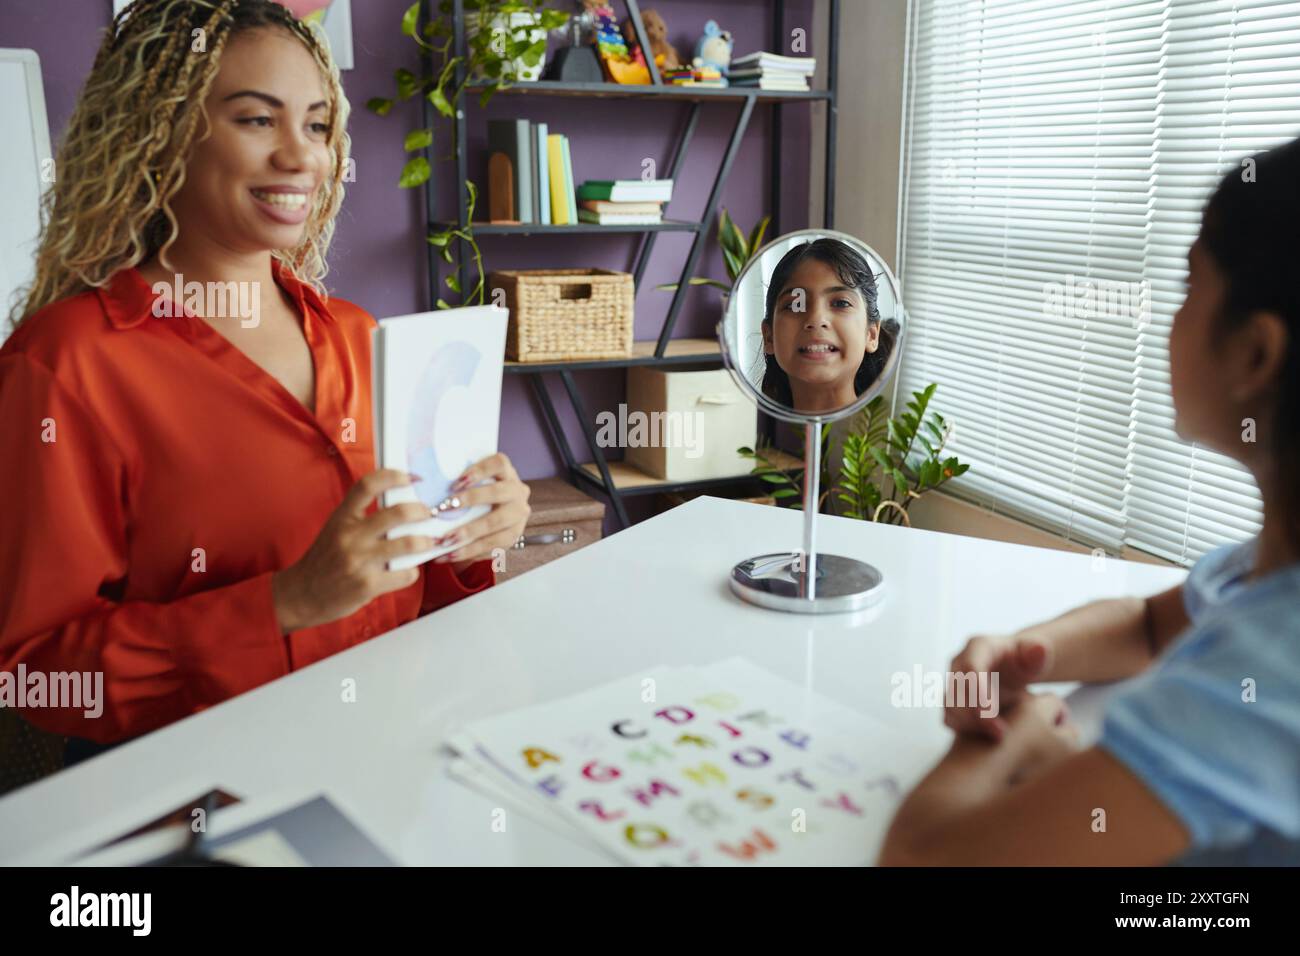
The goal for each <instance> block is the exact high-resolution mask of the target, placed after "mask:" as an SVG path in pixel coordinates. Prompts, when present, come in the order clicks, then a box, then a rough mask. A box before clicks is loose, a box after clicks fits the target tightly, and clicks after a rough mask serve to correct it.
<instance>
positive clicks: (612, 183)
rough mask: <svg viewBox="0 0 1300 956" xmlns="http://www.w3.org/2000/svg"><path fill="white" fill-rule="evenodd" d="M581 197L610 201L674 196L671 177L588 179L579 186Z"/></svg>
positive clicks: (633, 200)
mask: <svg viewBox="0 0 1300 956" xmlns="http://www.w3.org/2000/svg"><path fill="white" fill-rule="evenodd" d="M578 198H579V199H605V200H608V201H610V202H668V201H669V200H670V199H672V198H673V181H672V180H671V179H650V180H643V179H588V180H587V181H586V182H585V183H583V184H582V185H581V186H579V187H578Z"/></svg>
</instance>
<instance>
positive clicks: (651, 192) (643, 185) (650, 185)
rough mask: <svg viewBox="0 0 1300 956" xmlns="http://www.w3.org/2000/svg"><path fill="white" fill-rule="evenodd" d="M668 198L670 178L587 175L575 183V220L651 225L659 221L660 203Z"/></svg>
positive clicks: (661, 209) (661, 207)
mask: <svg viewBox="0 0 1300 956" xmlns="http://www.w3.org/2000/svg"><path fill="white" fill-rule="evenodd" d="M672 198H673V181H672V180H671V179H650V180H644V179H589V180H587V181H586V182H585V183H583V184H582V185H581V186H579V187H578V221H579V222H592V223H596V224H597V225H601V226H645V225H654V224H655V223H660V222H663V218H664V217H663V207H664V203H666V202H668V201H669V200H670V199H672Z"/></svg>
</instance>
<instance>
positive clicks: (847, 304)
mask: <svg viewBox="0 0 1300 956" xmlns="http://www.w3.org/2000/svg"><path fill="white" fill-rule="evenodd" d="M877 295H878V293H877V290H876V277H875V276H874V275H873V274H872V272H871V268H870V267H869V266H868V265H867V262H866V260H865V259H864V258H863V257H862V256H861V255H860V254H859V253H858V252H857V250H855V249H854V248H853V247H852V246H849V245H848V244H846V243H844V242H841V241H840V240H839V239H832V238H829V237H824V238H821V239H817V240H815V241H813V242H808V243H804V244H803V245H799V246H795V247H794V248H793V249H791V250H790V251H789V252H787V253H786V254H785V255H784V256H783V257H782V259H781V261H780V262H779V263H777V266H776V270H775V271H774V272H773V273H772V279H771V282H770V283H769V284H768V288H767V305H766V309H765V310H764V314H763V325H762V329H763V353H764V362H765V369H764V372H763V385H762V389H763V394H765V395H767V396H768V397H769V398H771V399H772V400H773V401H775V402H777V403H778V404H781V405H784V406H786V407H788V408H793V409H795V410H796V411H800V412H831V411H835V410H836V409H840V408H844V407H846V406H848V405H852V404H853V403H854V402H855V401H856V400H857V398H858V396H859V395H861V394H862V393H863V392H864V391H865V390H866V389H867V388H868V387H870V385H871V383H872V382H874V381H875V380H876V379H877V378H879V376H880V373H881V371H882V370H883V369H884V367H885V365H886V363H887V362H888V361H889V356H890V355H891V354H892V353H893V350H894V343H895V342H896V341H897V338H898V323H897V322H896V321H895V320H894V319H893V318H889V319H887V320H885V321H884V322H882V321H881V319H880V309H879V308H878V307H877V304H876V303H877Z"/></svg>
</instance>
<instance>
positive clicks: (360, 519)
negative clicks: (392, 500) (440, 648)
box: [271, 468, 434, 634]
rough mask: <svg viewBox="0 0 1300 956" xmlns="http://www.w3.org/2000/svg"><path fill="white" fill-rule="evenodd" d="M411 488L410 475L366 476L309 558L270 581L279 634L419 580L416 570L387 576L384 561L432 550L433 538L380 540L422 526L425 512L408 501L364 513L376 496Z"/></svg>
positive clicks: (347, 611) (383, 471)
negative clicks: (411, 526)
mask: <svg viewBox="0 0 1300 956" xmlns="http://www.w3.org/2000/svg"><path fill="white" fill-rule="evenodd" d="M410 483H411V476H410V475H408V474H407V473H406V472H403V471H396V470H394V469H391V468H384V469H380V470H378V471H372V472H371V473H370V474H368V475H366V476H365V477H364V478H362V479H361V480H360V481H358V482H357V483H356V484H355V485H353V486H352V488H351V490H349V491H348V493H347V496H346V497H345V498H344V499H343V503H342V504H340V505H339V506H338V508H336V509H335V510H334V513H333V514H331V515H330V516H329V518H328V519H326V521H325V525H324V526H323V527H322V528H321V530H320V534H318V535H317V536H316V540H315V541H313V542H312V545H311V547H310V548H308V549H307V553H306V554H304V555H303V556H302V557H301V558H300V559H299V560H298V562H297V563H296V564H292V565H290V566H289V567H287V568H285V569H284V570H283V571H280V572H278V573H276V574H275V575H274V576H273V577H272V585H271V590H272V593H273V594H274V596H275V616H276V619H277V620H278V621H279V622H280V630H281V631H282V632H283V633H286V634H287V633H289V632H290V631H296V630H299V629H300V628H304V627H313V626H315V625H317V624H326V623H328V622H330V621H337V620H338V619H339V618H343V617H347V616H348V615H349V614H352V613H353V612H354V611H356V610H357V609H358V608H361V607H364V606H365V605H366V604H369V603H370V602H371V601H372V600H374V599H375V598H376V597H378V596H379V595H381V594H387V593H388V592H389V591H397V590H400V589H401V588H405V587H410V586H411V585H412V584H414V583H415V582H416V581H417V580H419V577H420V569H419V568H407V569H406V570H403V571H389V570H388V569H387V565H388V562H389V561H390V560H392V559H393V558H397V557H401V556H402V555H406V554H418V553H420V552H421V551H432V550H433V548H434V543H433V539H432V538H430V537H428V536H427V535H418V534H412V535H405V536H403V537H400V538H393V539H392V540H389V539H388V538H385V537H384V535H385V533H386V532H387V531H389V530H390V529H392V528H396V527H397V526H398V525H404V524H411V523H412V522H415V521H423V520H424V519H426V518H428V517H429V509H428V508H427V507H426V506H425V505H423V504H420V503H419V502H406V503H403V504H399V505H393V506H392V507H391V508H380V509H379V510H378V511H376V512H375V513H374V514H371V515H367V514H366V509H367V508H369V507H370V503H371V502H372V501H374V500H375V497H376V496H377V495H379V493H380V492H383V491H387V490H388V489H389V488H396V487H398V486H399V485H407V484H410Z"/></svg>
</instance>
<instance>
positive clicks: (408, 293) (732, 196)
mask: <svg viewBox="0 0 1300 956" xmlns="http://www.w3.org/2000/svg"><path fill="white" fill-rule="evenodd" d="M552 5H553V6H560V7H567V6H568V4H564V3H560V2H558V0H555V2H553V3H552ZM407 6H408V0H352V18H353V45H354V51H355V58H356V68H355V69H353V70H349V71H346V72H344V73H343V83H344V88H345V90H346V92H347V95H348V97H349V99H350V100H351V102H352V107H353V112H352V120H351V123H350V126H349V132H350V133H351V135H352V154H353V156H354V158H355V160H356V168H357V181H356V182H355V183H352V184H350V185H349V188H348V194H347V198H346V200H345V202H344V204H343V208H342V211H341V213H340V215H339V222H338V228H337V230H336V232H335V238H334V244H333V246H332V248H331V252H330V274H329V276H328V278H327V279H326V283H327V285H328V286H329V288H330V291H331V292H333V293H335V294H337V295H339V296H342V297H343V298H345V299H350V300H352V301H355V302H356V303H358V304H359V305H361V306H362V307H363V308H365V309H367V310H368V311H370V312H371V313H373V314H374V315H376V316H381V317H382V316H385V315H398V314H402V313H405V312H412V311H419V310H422V309H425V308H428V303H427V286H428V280H427V276H426V257H425V250H424V245H423V243H422V241H421V236H422V234H423V218H424V216H423V199H422V195H421V194H420V192H419V191H411V190H401V189H399V188H398V187H397V185H396V183H397V178H398V174H399V172H400V170H401V168H402V164H403V162H404V160H405V154H404V153H403V151H402V138H403V136H404V135H405V133H406V132H407V131H408V130H410V129H413V128H415V127H416V126H418V125H419V121H420V115H419V106H418V101H416V100H412V101H410V102H408V103H405V104H399V105H398V106H397V107H395V108H394V110H393V111H392V112H391V113H390V114H389V115H388V116H387V117H383V118H381V117H377V116H374V115H373V114H371V113H370V112H369V111H368V110H366V109H365V106H364V104H365V102H366V100H367V99H369V98H370V97H372V96H386V95H390V94H391V92H392V79H391V77H392V73H393V70H394V69H396V68H397V67H399V66H406V67H408V68H411V69H415V68H416V66H417V61H416V57H415V55H414V47H413V44H412V42H411V41H410V40H408V39H407V38H406V37H403V36H402V35H401V33H400V30H399V22H400V19H401V14H402V11H403V10H404V9H405V8H406V7H407ZM643 6H648V4H643ZM615 7H616V8H617V9H619V10H620V11H621V10H622V9H624V8H623V5H622V4H615ZM654 7H655V8H656V9H658V10H659V11H660V12H661V13H662V14H663V16H664V19H665V21H666V22H667V24H668V30H669V39H670V40H671V41H672V42H673V44H674V45H675V46H676V47H677V49H678V51H679V53H681V54H682V55H683V56H689V55H690V54H691V52H692V51H693V48H694V43H695V40H696V38H697V37H698V36H699V34H700V33H701V32H702V29H703V26H704V23H705V21H706V20H708V19H710V18H712V19H715V20H717V21H718V22H719V24H720V25H721V26H722V27H723V28H724V29H728V30H731V31H732V33H733V35H734V37H735V41H736V45H735V53H736V55H741V54H744V53H747V52H751V51H753V50H756V49H760V48H761V49H769V50H771V49H774V47H773V46H772V38H771V37H770V35H769V31H770V5H769V4H766V3H762V2H740V0H732V2H724V0H713V2H703V3H701V2H688V0H655V2H654ZM786 8H787V12H786V29H787V32H788V31H789V30H791V29H793V28H796V27H803V28H804V29H805V30H806V31H807V35H808V36H809V37H811V36H812V34H813V30H812V22H811V11H812V0H788V2H787V3H786ZM111 9H112V4H111V0H41V2H39V3H18V2H14V3H10V2H6V3H5V4H4V5H3V6H2V7H0V46H3V47H20V48H22V47H26V48H31V49H34V50H36V52H37V53H38V54H39V55H40V57H41V69H42V73H43V75H44V80H45V96H46V105H47V109H48V111H49V117H50V129H51V135H52V137H53V138H54V139H55V140H56V141H57V139H58V137H59V136H60V135H61V134H62V131H63V127H64V124H65V123H66V122H67V120H68V117H69V115H70V114H71V112H72V107H73V104H74V101H75V99H76V96H77V92H78V90H79V89H80V86H81V83H82V81H83V80H84V78H85V74H86V72H87V71H88V70H89V68H90V65H91V62H92V61H93V60H94V55H95V51H96V49H97V48H98V45H99V39H100V36H101V33H102V31H103V30H104V28H105V27H106V26H107V25H108V22H109V19H110V16H111ZM787 43H788V38H787ZM552 45H553V46H554V41H552ZM778 52H789V51H788V50H782V51H778ZM809 52H811V53H813V54H816V53H817V51H815V50H810V51H809ZM688 109H689V106H688V105H687V104H683V103H668V102H664V103H646V102H639V101H633V100H618V99H609V100H600V99H587V98H584V99H571V98H562V97H555V98H544V97H522V96H518V97H511V96H505V95H503V96H498V97H497V98H495V99H494V100H493V102H492V103H490V104H489V105H488V107H487V109H486V110H482V109H479V107H478V104H477V101H474V102H472V103H471V104H470V106H469V110H468V114H467V116H468V130H469V144H470V150H471V152H470V156H469V170H470V177H471V178H473V179H475V181H476V183H478V184H479V185H480V186H482V185H483V184H484V181H485V180H484V167H485V165H486V160H485V158H484V156H483V150H482V148H483V145H484V142H485V140H486V123H485V117H505V116H518V117H526V118H528V119H531V120H537V121H542V122H546V123H548V124H549V125H550V129H551V131H552V132H562V133H565V134H566V135H568V136H569V138H570V140H571V145H572V149H573V164H574V177H575V180H576V181H578V182H581V181H582V180H583V179H616V178H635V177H638V176H639V175H640V171H641V160H642V158H643V157H647V156H648V157H652V158H654V160H655V162H656V163H657V164H658V165H659V168H660V169H666V168H667V165H668V163H669V161H670V159H671V150H672V146H673V143H674V140H675V137H676V134H677V131H678V130H679V129H680V128H681V125H682V124H683V123H684V121H685V118H686V114H687V111H688ZM811 109H812V108H811V107H810V106H804V105H795V106H787V107H785V113H784V137H783V138H784V139H785V141H786V143H788V144H789V155H788V159H786V160H783V162H782V181H783V206H782V216H781V220H782V227H783V229H784V230H787V231H788V230H791V229H797V228H801V227H803V226H805V225H807V210H808V141H809V136H810V130H811V122H810V116H811ZM738 111H739V106H738V105H736V104H734V103H727V104H721V103H718V104H705V105H704V107H703V109H702V112H701V115H700V122H699V125H698V127H697V128H696V132H695V137H694V139H693V140H692V143H691V147H690V150H689V152H688V154H687V157H686V161H685V163H684V170H683V172H684V175H681V176H679V179H678V185H677V188H676V190H675V196H674V199H673V201H672V204H671V206H670V208H669V215H671V216H672V217H673V218H677V219H691V218H698V217H699V215H700V214H701V213H702V212H703V208H704V204H705V202H706V201H707V199H708V192H709V189H710V187H711V185H712V182H713V174H714V172H715V171H716V168H717V164H718V162H719V161H720V159H721V156H722V152H723V150H724V149H725V147H726V142H727V137H728V136H729V135H730V132H731V128H732V126H733V124H734V122H735V119H736V116H737V115H738ZM771 115H772V114H771V110H770V108H768V107H762V106H760V107H756V109H755V112H754V116H753V119H752V120H751V123H750V126H749V130H748V132H747V134H746V136H745V139H744V142H743V144H742V147H741V152H740V153H739V154H738V156H737V158H736V162H735V164H734V166H733V168H732V172H731V176H730V178H729V179H728V181H727V184H726V186H725V187H724V189H723V193H722V199H721V204H722V205H725V206H726V207H727V208H728V210H729V211H730V212H731V214H732V215H733V216H734V217H735V218H736V220H737V221H738V222H739V223H740V224H741V226H742V227H744V228H749V227H750V226H752V224H753V223H754V222H755V221H757V219H758V218H759V217H760V216H761V215H762V214H763V213H764V212H767V211H768V210H767V209H766V204H767V195H768V193H767V176H768V172H769V170H768V166H769V163H768V149H767V143H768V136H769V122H770V117H771ZM437 135H438V137H439V138H438V140H437V141H436V142H435V146H436V147H437V148H438V150H439V152H445V151H446V150H447V149H448V141H447V140H446V138H445V136H446V126H445V124H444V126H443V127H442V128H440V129H439V130H438V133H437ZM435 175H436V176H438V177H439V178H440V182H441V184H442V186H444V187H446V188H443V189H439V194H440V197H441V198H440V203H441V206H440V214H441V215H444V216H450V214H451V213H452V210H453V208H454V206H453V203H454V196H453V193H452V192H451V191H450V187H451V185H452V180H450V178H449V177H450V176H453V175H454V166H453V165H452V164H451V163H445V164H441V165H439V166H438V167H436V170H435ZM480 246H481V247H482V249H483V253H484V260H485V267H486V268H488V269H493V268H498V269H508V268H538V267H548V266H554V267H562V266H563V267H579V266H581V267H602V268H611V269H623V270H629V271H630V269H631V268H632V265H633V262H634V256H635V252H636V238H635V237H634V236H591V237H581V236H575V237H566V238H564V239H563V240H555V239H553V238H550V237H531V238H518V237H498V236H488V237H483V238H481V239H480ZM689 247H690V236H689V235H687V234H672V233H665V234H662V235H661V236H660V237H659V239H658V240H657V243H656V246H655V251H654V255H653V257H652V258H651V260H650V263H649V267H648V268H647V270H646V275H645V278H644V281H643V282H642V288H641V290H640V291H639V292H638V295H637V310H636V337H637V338H652V337H654V336H655V335H657V333H658V329H659V328H660V326H661V324H662V321H663V318H664V316H665V315H666V314H667V310H668V304H669V302H670V300H671V298H672V297H671V295H670V294H669V293H666V292H659V291H656V290H655V289H654V288H653V286H654V285H656V284H658V283H661V282H670V281H674V280H675V279H676V278H677V275H678V270H679V269H680V266H681V263H682V261H683V260H684V259H685V256H686V254H687V251H688V249H689ZM697 271H698V272H699V274H701V275H712V276H716V277H719V278H725V275H726V273H725V270H724V269H723V265H722V258H721V256H720V255H719V254H718V252H717V251H716V244H715V242H714V240H713V235H712V232H710V234H709V236H708V244H707V246H706V248H705V253H704V255H703V257H702V260H701V267H700V268H699V269H698V270H697ZM717 310H718V298H717V291H716V290H710V289H707V288H705V289H692V290H691V292H690V294H689V296H688V298H687V300H686V303H685V306H684V308H683V310H682V314H681V316H680V317H679V318H678V321H677V326H676V330H675V334H676V335H677V336H679V337H681V336H707V335H712V334H713V332H712V330H713V326H714V324H715V323H716V321H717ZM577 379H578V383H579V386H580V387H581V389H582V390H583V394H584V396H585V397H586V400H587V402H588V407H589V409H590V410H591V412H592V413H593V414H595V413H596V412H597V411H599V410H600V409H604V408H613V407H615V406H616V405H617V403H618V402H620V401H621V400H622V395H623V375H622V373H621V372H620V371H605V372H587V373H579V374H578V375H577ZM551 392H552V395H553V396H554V398H555V400H556V402H557V407H558V408H559V409H560V411H561V414H562V418H563V420H564V422H565V425H566V431H567V432H568V434H569V436H570V442H571V444H572V446H573V447H574V448H575V450H576V449H582V448H584V447H585V446H584V445H583V443H582V439H581V432H580V430H579V427H578V424H577V422H576V420H575V419H574V418H573V416H572V414H571V413H569V411H568V403H567V399H565V397H564V395H563V390H562V388H561V387H560V386H559V384H558V383H553V384H552V388H551ZM501 418H502V421H501V448H502V450H503V451H505V452H506V453H507V454H508V455H509V456H510V457H511V459H512V460H513V461H514V463H515V466H516V467H517V468H518V470H519V473H520V474H521V475H522V476H523V477H524V478H540V477H546V476H549V475H554V474H557V473H559V471H560V470H561V468H562V463H561V460H560V457H559V455H558V454H557V453H556V452H555V451H554V450H553V449H552V447H551V443H550V439H549V437H548V435H547V433H546V429H545V423H544V421H543V419H542V417H541V412H540V410H539V409H538V408H537V407H536V403H535V402H534V400H533V398H532V395H531V393H530V390H529V388H528V385H527V382H526V381H525V380H524V379H523V378H521V377H516V376H507V378H506V384H505V392H504V395H503V406H502V416H501ZM578 454H579V457H580V458H582V459H585V458H586V457H587V456H586V455H585V453H583V452H581V451H578ZM644 513H645V512H644V508H643V507H637V508H635V509H634V510H633V515H634V517H636V516H638V515H639V514H644Z"/></svg>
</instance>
